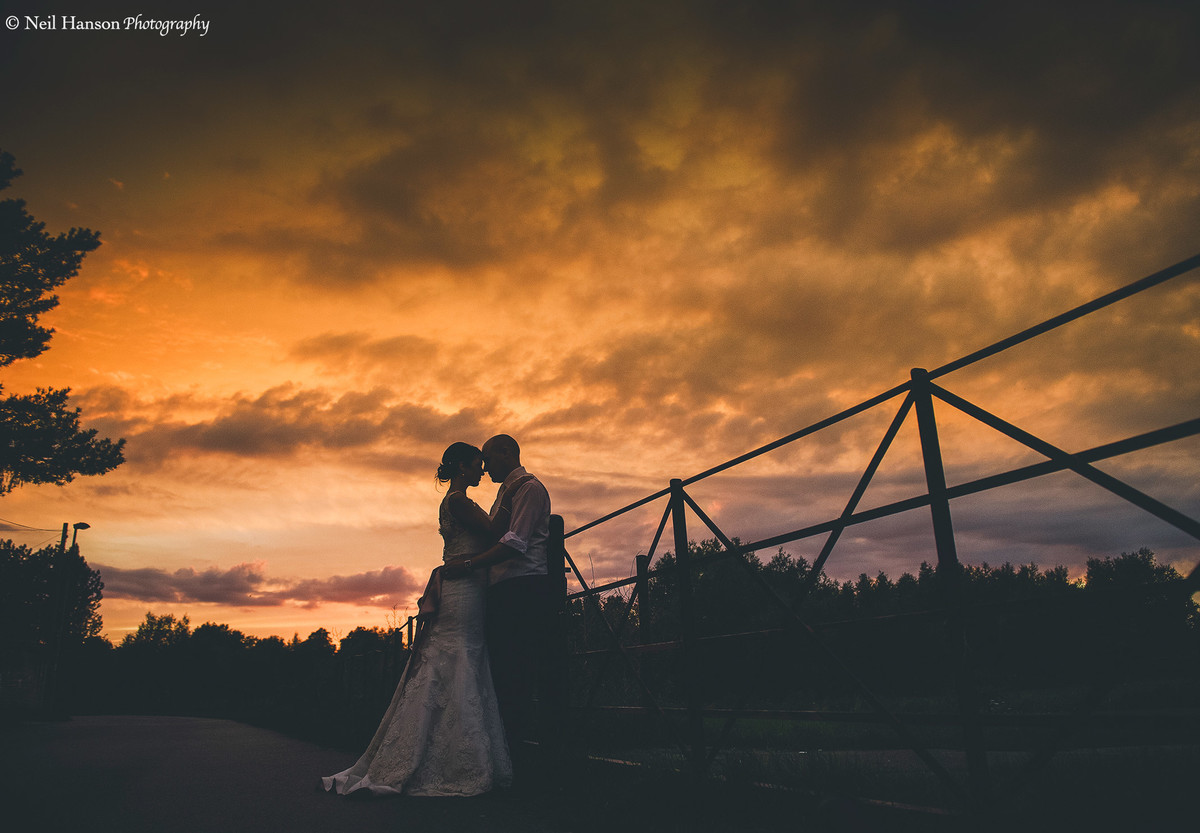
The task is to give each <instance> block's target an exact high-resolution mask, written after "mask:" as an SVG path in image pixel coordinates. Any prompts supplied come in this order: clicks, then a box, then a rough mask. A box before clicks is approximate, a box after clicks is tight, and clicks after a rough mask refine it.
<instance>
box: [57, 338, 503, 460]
mask: <svg viewBox="0 0 1200 833" xmlns="http://www.w3.org/2000/svg"><path fill="white" fill-rule="evenodd" d="M351 341H353V339H351ZM321 343H322V344H323V345H324V346H323V347H319V348H318V346H315V345H313V344H309V345H307V346H305V347H303V348H302V350H304V351H307V352H308V354H310V355H316V353H315V352H314V351H319V352H321V354H322V355H325V356H329V353H328V352H327V350H328V344H329V340H328V339H326V340H324V341H322V342H321ZM383 352H385V353H386V352H388V348H385V349H384V351H383ZM78 401H79V402H80V403H82V404H83V405H84V406H86V407H87V408H88V411H89V415H90V417H89V419H90V422H92V423H93V424H95V425H97V426H100V427H101V428H103V429H104V430H105V431H106V432H112V433H114V434H120V435H124V436H125V437H126V438H127V439H128V441H129V443H128V448H127V453H126V456H127V458H128V459H129V461H130V462H131V463H134V464H136V465H139V466H156V465H161V464H162V463H164V462H166V461H168V460H170V459H172V458H175V457H178V456H180V455H184V456H188V455H191V456H195V455H233V456H237V457H240V458H245V459H255V458H257V459H287V458H293V459H296V458H300V457H301V456H302V455H305V454H312V453H319V452H329V453H332V454H338V455H341V456H342V457H343V459H344V460H346V461H347V462H357V463H358V464H364V465H375V464H374V463H372V462H371V459H372V454H373V453H375V452H379V453H386V455H387V458H388V459H389V460H390V461H391V462H395V460H397V459H400V457H406V456H411V455H416V454H418V453H419V452H420V451H421V450H424V449H432V448H434V447H436V449H437V451H438V453H440V451H441V449H442V448H444V447H445V445H447V444H448V443H449V442H450V440H447V439H446V438H447V437H467V438H474V439H478V438H480V437H484V436H489V433H488V432H489V426H490V425H492V424H493V423H494V418H493V411H492V410H491V409H490V408H489V407H488V406H486V405H485V406H484V407H464V408H461V409H459V410H457V411H454V412H443V411H441V410H438V409H437V408H434V407H432V406H429V405H424V404H416V403H413V402H408V401H403V400H398V399H397V398H396V396H395V394H394V393H393V392H392V391H391V390H389V389H387V388H383V387H376V388H372V389H370V390H366V391H353V390H351V391H347V392H344V393H341V394H335V393H333V392H331V391H328V390H325V389H321V388H304V387H300V386H298V385H294V384H291V383H288V384H283V385H278V386H275V387H272V388H269V389H268V390H266V391H263V392H262V393H260V394H258V395H256V396H250V395H247V394H237V395H235V396H233V397H231V398H229V399H225V400H220V399H212V398H201V397H197V396H192V395H187V394H179V395H173V396H169V397H165V398H163V399H160V400H142V399H138V398H136V397H134V396H133V395H132V394H131V393H130V392H128V391H125V390H122V389H119V388H114V387H105V388H97V389H94V390H92V391H89V392H86V393H84V394H83V395H81V396H80V397H78ZM180 412H183V413H197V414H202V413H205V412H207V413H210V414H212V416H207V417H199V418H196V419H193V420H189V421H183V420H180V419H179V418H178V416H177V414H179V413H180ZM355 455H359V456H355ZM398 455H399V456H398ZM411 459H419V458H418V457H416V456H411ZM426 463H427V461H426Z"/></svg>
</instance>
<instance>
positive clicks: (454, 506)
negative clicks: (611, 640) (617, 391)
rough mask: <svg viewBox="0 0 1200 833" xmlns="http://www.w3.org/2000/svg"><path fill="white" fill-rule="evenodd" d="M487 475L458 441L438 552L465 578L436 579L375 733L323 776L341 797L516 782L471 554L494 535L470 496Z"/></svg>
mask: <svg viewBox="0 0 1200 833" xmlns="http://www.w3.org/2000/svg"><path fill="white" fill-rule="evenodd" d="M482 477H483V454H482V452H480V450H479V449H477V448H475V447H474V446H472V445H468V444H467V443H454V444H453V445H451V446H450V447H449V448H447V449H446V453H445V454H443V455H442V464H441V465H440V466H439V467H438V471H437V479H438V482H440V483H449V484H450V488H449V491H448V492H447V493H446V497H445V498H443V499H442V505H441V507H440V509H439V510H438V521H439V531H440V532H441V535H442V539H443V540H444V542H445V548H444V554H443V556H442V560H443V561H444V562H446V563H452V562H453V563H455V564H461V565H463V566H465V567H467V568H468V573H467V575H466V576H465V577H464V578H459V579H455V580H453V581H451V580H447V581H445V582H444V583H443V582H442V581H441V575H440V572H441V570H440V568H439V569H438V570H435V571H434V575H433V576H432V577H431V578H430V582H429V587H428V588H427V589H426V594H425V597H424V598H422V600H421V608H422V610H424V609H426V607H427V605H430V603H431V596H433V597H438V596H440V598H438V599H437V601H436V602H434V604H436V612H435V613H433V615H432V618H431V620H429V621H427V622H426V623H425V625H424V627H423V628H422V630H421V632H420V635H419V636H418V637H417V639H416V640H415V645H414V646H413V649H412V653H411V655H410V657H409V660H408V666H407V667H406V668H405V669H404V674H403V675H402V676H401V678H400V684H399V685H398V686H397V687H396V693H395V695H393V697H392V702H391V705H390V706H388V709H387V711H386V712H385V713H384V715H383V721H382V722H381V723H380V724H379V728H378V729H377V730H376V731H375V737H374V738H372V739H371V742H370V744H368V746H367V751H366V752H364V753H363V755H362V757H361V758H359V759H358V763H356V764H355V765H354V766H352V767H350V769H347V770H345V771H344V772H339V773H338V774H337V775H330V776H326V777H325V778H323V779H322V781H323V782H324V784H325V789H326V790H331V789H334V790H336V791H337V792H338V793H340V794H342V795H347V794H349V793H353V792H356V791H358V790H367V791H369V792H370V793H375V794H378V795H401V794H403V795H419V796H468V795H478V794H480V793H484V792H487V791H488V790H490V789H492V788H493V787H506V786H508V785H509V784H511V783H512V762H511V760H510V758H509V754H508V746H507V744H506V743H505V739H504V730H503V727H502V724H501V722H500V712H499V709H498V708H497V705H496V692H495V689H494V688H493V687H492V674H491V668H490V666H489V664H488V652H487V645H486V644H485V642H484V635H483V622H484V611H483V599H484V592H485V591H486V589H487V571H486V570H479V571H475V572H470V571H469V568H470V558H471V556H473V555H478V554H479V553H481V552H483V551H484V550H486V549H487V548H488V547H489V546H490V545H491V544H492V542H493V540H494V538H493V536H492V532H491V523H490V521H489V519H488V516H487V513H486V512H484V511H483V510H482V509H481V508H480V507H479V506H478V505H477V504H476V503H475V502H474V501H472V500H471V499H470V498H468V497H467V495H466V491H467V489H468V488H469V487H471V486H478V485H479V481H480V479H481V478H482ZM439 588H440V589H439Z"/></svg>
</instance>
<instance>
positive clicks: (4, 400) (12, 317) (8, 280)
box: [0, 152, 125, 496]
mask: <svg viewBox="0 0 1200 833" xmlns="http://www.w3.org/2000/svg"><path fill="white" fill-rule="evenodd" d="M20 175H21V171H20V169H18V168H17V167H16V164H15V160H14V159H13V156H12V154H10V153H5V152H0V190H2V189H4V188H7V187H8V186H9V184H10V183H11V182H12V180H13V179H15V178H16V177H18V176H20ZM45 228H46V226H45V223H40V222H38V221H36V220H35V219H34V218H33V217H31V216H30V215H29V213H28V212H26V211H25V201H24V200H12V199H9V200H3V201H0V367H7V366H9V365H10V364H12V363H13V362H15V361H18V360H19V359H29V358H33V357H34V356H38V355H41V354H42V353H43V352H44V351H45V350H46V349H47V347H48V346H49V343H50V337H51V336H52V335H53V334H54V331H53V330H52V329H50V328H48V327H43V326H42V325H41V323H40V318H41V316H42V315H43V314H44V313H47V312H49V311H50V310H52V309H54V308H55V307H56V306H58V296H57V295H54V294H53V292H54V290H55V289H57V288H58V287H60V286H62V285H63V284H64V283H66V282H67V281H68V280H70V279H71V278H73V277H75V275H76V274H78V272H79V267H80V264H81V263H82V262H83V258H84V256H85V255H87V253H88V252H90V251H93V250H94V249H95V248H96V247H97V246H99V245H100V235H99V234H98V233H97V232H94V231H90V230H89V229H78V228H73V229H71V230H70V231H68V232H66V233H65V234H59V235H58V236H57V237H51V236H50V235H49V234H47V233H46V231H45ZM2 392H3V386H0V393H2ZM69 393H70V390H69V389H62V390H55V389H53V388H38V389H37V392H36V393H34V394H32V395H30V396H12V395H10V396H7V397H0V496H3V495H5V494H7V493H9V492H11V491H12V490H13V489H15V488H17V487H18V486H20V485H23V484H33V483H54V484H57V485H60V486H61V485H63V484H65V483H69V482H70V481H71V480H73V479H74V478H75V475H94V474H104V473H105V472H109V471H112V470H113V469H115V468H116V467H117V466H119V465H120V464H121V463H123V462H124V460H125V457H124V454H123V452H122V449H123V447H124V445H125V441H124V440H117V441H116V442H113V441H112V440H109V439H102V438H97V436H96V433H97V432H96V431H95V430H86V431H85V430H82V429H81V428H80V427H79V416H80V410H79V409H78V408H76V409H74V410H72V409H71V408H69V407H68V406H67V396H68V394H69Z"/></svg>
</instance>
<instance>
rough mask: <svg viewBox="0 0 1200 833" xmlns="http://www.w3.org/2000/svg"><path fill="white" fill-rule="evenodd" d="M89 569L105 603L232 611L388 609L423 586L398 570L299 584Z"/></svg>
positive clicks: (245, 574)
mask: <svg viewBox="0 0 1200 833" xmlns="http://www.w3.org/2000/svg"><path fill="white" fill-rule="evenodd" d="M95 569H97V570H99V571H100V576H101V578H102V580H103V581H104V595H105V597H106V598H117V599H136V600H138V601H144V602H172V603H179V604H183V603H199V604H220V605H229V606H232V607H278V606H281V605H287V604H295V605H301V606H304V607H316V606H318V605H320V604H322V603H326V602H329V603H348V604H357V605H364V606H368V607H385V608H388V607H391V606H392V605H394V604H396V603H398V602H399V601H401V600H407V599H408V598H410V597H412V596H413V595H415V594H417V593H420V592H421V590H422V589H423V588H424V586H425V585H424V580H423V579H419V578H418V577H416V576H415V575H414V574H413V573H412V572H411V571H409V570H407V569H405V568H404V567H384V568H383V569H381V570H374V571H370V572H365V573H358V574H355V575H349V576H331V577H329V578H325V579H304V580H299V581H296V580H293V581H280V580H272V579H268V578H267V576H266V575H265V573H264V565H263V564H261V563H256V564H238V565H236V566H234V567H230V568H228V569H220V568H209V569H207V570H203V571H197V570H196V569H194V568H192V567H184V568H182V569H179V570H175V571H174V572H168V571H166V570H161V569H158V568H154V567H144V568H134V569H130V568H123V567H115V566H111V565H102V564H97V565H95Z"/></svg>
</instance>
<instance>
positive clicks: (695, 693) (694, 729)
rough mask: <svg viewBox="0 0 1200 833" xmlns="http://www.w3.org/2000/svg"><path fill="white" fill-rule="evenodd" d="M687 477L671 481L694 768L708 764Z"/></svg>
mask: <svg viewBox="0 0 1200 833" xmlns="http://www.w3.org/2000/svg"><path fill="white" fill-rule="evenodd" d="M685 505H686V504H685V503H684V499H683V481H682V480H679V479H675V480H672V481H671V522H672V526H673V529H674V532H675V564H676V578H677V581H678V587H679V629H680V641H681V642H682V643H683V684H684V690H685V691H686V692H687V713H688V731H687V737H688V741H689V742H690V744H691V747H692V748H691V752H692V760H691V764H692V771H693V773H694V774H695V775H700V774H701V770H702V768H703V765H704V715H703V714H702V713H701V703H700V688H699V686H700V669H699V658H698V656H697V653H696V602H695V599H694V597H693V595H692V565H691V553H690V552H688V535H687V518H686V517H685V515H684V509H685Z"/></svg>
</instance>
